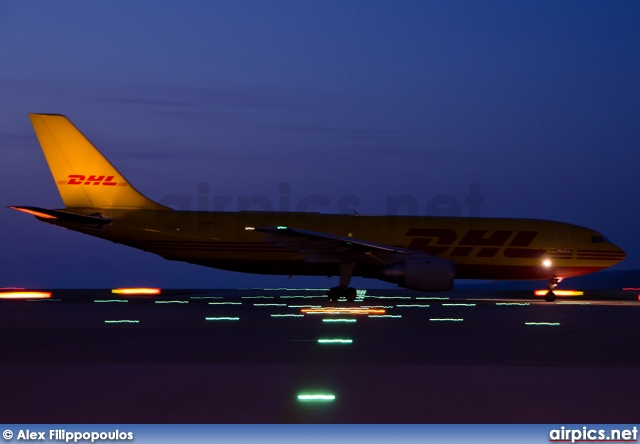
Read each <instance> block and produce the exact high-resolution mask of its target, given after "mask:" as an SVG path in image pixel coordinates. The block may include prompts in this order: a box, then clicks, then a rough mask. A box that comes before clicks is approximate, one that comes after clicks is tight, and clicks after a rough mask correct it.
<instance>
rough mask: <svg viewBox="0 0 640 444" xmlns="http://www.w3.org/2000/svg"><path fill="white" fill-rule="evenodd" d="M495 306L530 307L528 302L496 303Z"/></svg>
mask: <svg viewBox="0 0 640 444" xmlns="http://www.w3.org/2000/svg"><path fill="white" fill-rule="evenodd" d="M496 305H531V304H530V303H529V302H496Z"/></svg>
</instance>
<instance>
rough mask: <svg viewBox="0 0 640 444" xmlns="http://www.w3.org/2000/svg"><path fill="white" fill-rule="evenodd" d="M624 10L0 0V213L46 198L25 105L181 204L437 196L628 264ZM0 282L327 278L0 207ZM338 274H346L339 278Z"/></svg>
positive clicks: (634, 37)
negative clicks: (236, 262) (572, 234)
mask: <svg viewBox="0 0 640 444" xmlns="http://www.w3.org/2000/svg"><path fill="white" fill-rule="evenodd" d="M638 23H640V3H638V2H635V1H633V2H631V1H629V2H623V1H619V2H605V1H602V2H590V1H579V2H572V1H565V2H553V1H547V2H539V1H536V2H512V1H505V2H499V1H491V2H479V1H467V2H455V1H446V2H445V1H443V2H433V1H415V2H410V1H405V2H392V1H367V2H355V1H353V2H345V1H269V2H265V1H226V2H209V1H207V2H196V1H190V2H168V1H155V2H153V3H149V2H143V1H138V2H80V1H68V2H46V1H33V2H18V1H5V2H2V3H0V61H1V63H0V93H1V94H0V97H2V100H0V115H1V116H2V119H0V156H1V157H0V159H2V161H1V162H0V186H1V187H2V193H1V196H0V197H1V200H2V202H0V203H1V204H2V206H3V207H4V206H6V205H36V206H44V207H60V206H62V202H61V200H60V197H59V195H58V193H57V191H56V188H55V185H54V183H53V181H52V179H51V176H50V174H49V171H48V168H47V166H46V163H45V161H44V157H43V155H42V153H41V151H40V148H39V145H38V143H37V140H36V138H35V135H34V134H33V130H32V129H31V127H30V124H29V120H28V118H27V113H29V112H46V113H60V114H65V115H67V116H68V117H69V118H70V119H71V120H72V121H73V122H74V123H75V124H76V126H78V127H79V128H80V129H81V131H83V132H84V133H85V134H86V135H87V136H88V137H89V138H90V139H91V140H92V141H93V142H94V143H95V144H96V145H97V146H98V147H99V148H100V149H101V150H102V152H103V153H104V154H105V155H106V156H107V157H108V158H109V159H110V160H111V161H112V162H113V163H114V164H115V165H116V167H117V168H118V169H119V170H120V171H121V172H123V174H124V175H125V176H126V177H127V179H129V181H130V182H132V183H133V184H134V185H135V186H136V188H138V189H139V190H140V191H142V192H143V193H145V194H147V195H148V196H149V197H151V198H153V199H156V200H162V199H167V198H170V196H180V199H182V202H183V203H184V202H186V201H187V199H189V198H190V199H191V201H192V208H193V209H197V206H198V196H200V194H199V193H198V185H199V184H201V183H206V184H207V185H208V186H209V191H208V193H206V197H207V198H208V199H207V202H208V205H209V208H210V209H213V208H214V206H215V196H224V195H230V196H233V200H232V204H231V205H230V206H228V207H227V209H228V210H236V209H237V208H238V197H239V196H246V195H254V194H260V195H263V196H265V197H266V198H267V199H268V200H269V201H270V202H271V203H272V204H273V207H274V209H278V207H279V206H280V197H281V192H280V186H281V184H282V183H286V184H288V185H289V186H290V192H289V194H288V196H289V200H290V202H291V203H290V207H291V209H296V207H297V205H298V204H299V203H300V202H301V201H302V200H303V199H304V198H305V197H307V196H310V195H321V196H323V197H324V198H326V201H325V203H328V205H327V206H326V207H325V208H319V207H315V208H310V210H322V211H323V212H340V211H341V208H340V207H339V206H338V201H339V199H340V198H341V197H342V196H345V195H353V196H356V197H357V198H358V199H359V203H358V204H357V205H356V209H357V211H358V212H359V213H363V214H366V213H372V214H384V213H386V212H387V209H388V208H387V198H388V196H395V195H410V196H412V197H413V198H414V199H415V201H416V202H417V203H418V205H419V214H425V212H427V208H428V207H429V203H430V202H433V199H434V198H437V196H441V195H447V196H450V197H451V198H453V199H454V200H455V201H456V202H458V204H459V205H460V212H461V214H462V215H468V213H469V208H468V206H466V205H465V196H466V195H467V194H468V192H469V187H470V185H471V184H478V185H479V190H480V194H482V196H483V197H484V204H483V205H482V206H481V207H480V215H481V216H504V217H533V218H543V219H553V220H559V221H563V222H571V223H576V224H579V225H584V226H587V227H590V228H593V229H597V230H600V231H602V232H603V233H604V234H605V235H606V236H608V237H609V238H611V240H612V241H614V242H615V243H616V244H618V245H620V246H621V247H622V248H624V249H625V250H626V251H627V253H628V258H627V260H626V261H625V262H623V264H621V266H619V268H639V267H640V240H639V239H638V236H637V234H636V230H635V226H636V225H637V222H636V221H637V220H638V219H639V218H640V210H639V209H638V206H637V205H636V200H637V199H636V190H637V189H638V186H639V185H640V176H639V175H638V173H637V171H636V170H637V167H638V165H639V164H640V149H639V148H640V57H639V54H640V27H639V26H638ZM0 236H1V241H2V246H3V248H2V262H3V267H2V269H1V271H0V286H10V285H15V286H63V287H74V286H79V287H86V286H112V285H143V284H144V285H160V286H174V287H186V286H195V287H227V286H228V287H244V286H252V287H253V286H284V285H289V284H292V285H294V286H298V285H311V286H331V285H334V284H335V282H334V280H330V281H328V280H326V279H304V278H293V279H292V280H291V281H287V280H286V278H284V277H259V276H258V277H256V276H251V275H241V274H235V273H227V272H221V271H216V270H211V269H206V268H199V267H197V266H192V265H186V264H179V263H171V262H167V261H164V260H163V259H160V258H157V257H155V256H152V255H150V254H147V253H142V252H139V251H136V250H133V249H130V248H127V247H123V246H115V245H113V244H110V243H108V242H104V241H101V240H99V239H92V238H89V237H87V236H83V235H80V234H78V233H72V232H67V231H65V230H62V229H59V228H56V227H50V226H48V225H45V224H42V223H39V222H38V221H36V220H34V219H32V218H29V217H27V216H25V215H23V214H18V213H15V212H12V211H11V210H8V209H5V210H2V216H1V217H0ZM356 284H357V282H356Z"/></svg>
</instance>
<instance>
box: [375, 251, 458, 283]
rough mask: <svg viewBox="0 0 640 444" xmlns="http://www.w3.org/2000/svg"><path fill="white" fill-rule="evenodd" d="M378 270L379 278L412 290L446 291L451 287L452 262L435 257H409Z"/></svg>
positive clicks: (452, 275)
mask: <svg viewBox="0 0 640 444" xmlns="http://www.w3.org/2000/svg"><path fill="white" fill-rule="evenodd" d="M380 272H381V273H380V274H381V276H380V279H381V280H383V281H387V282H393V283H395V284H398V285H399V286H401V287H405V288H410V289H412V290H421V291H447V290H451V288H452V287H453V277H454V265H453V262H451V261H448V260H445V259H438V258H437V257H420V258H409V259H406V260H404V261H403V262H398V263H396V264H391V265H388V266H386V267H384V268H382V270H381V271H380Z"/></svg>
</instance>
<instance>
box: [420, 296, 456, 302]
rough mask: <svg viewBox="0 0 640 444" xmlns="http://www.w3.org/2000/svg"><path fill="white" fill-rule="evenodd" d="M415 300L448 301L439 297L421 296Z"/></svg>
mask: <svg viewBox="0 0 640 444" xmlns="http://www.w3.org/2000/svg"><path fill="white" fill-rule="evenodd" d="M416 299H426V300H431V301H447V300H449V298H448V297H439V296H422V297H417V298H416Z"/></svg>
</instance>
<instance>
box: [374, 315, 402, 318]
mask: <svg viewBox="0 0 640 444" xmlns="http://www.w3.org/2000/svg"><path fill="white" fill-rule="evenodd" d="M367 317H368V318H401V317H402V315H368V316H367Z"/></svg>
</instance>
